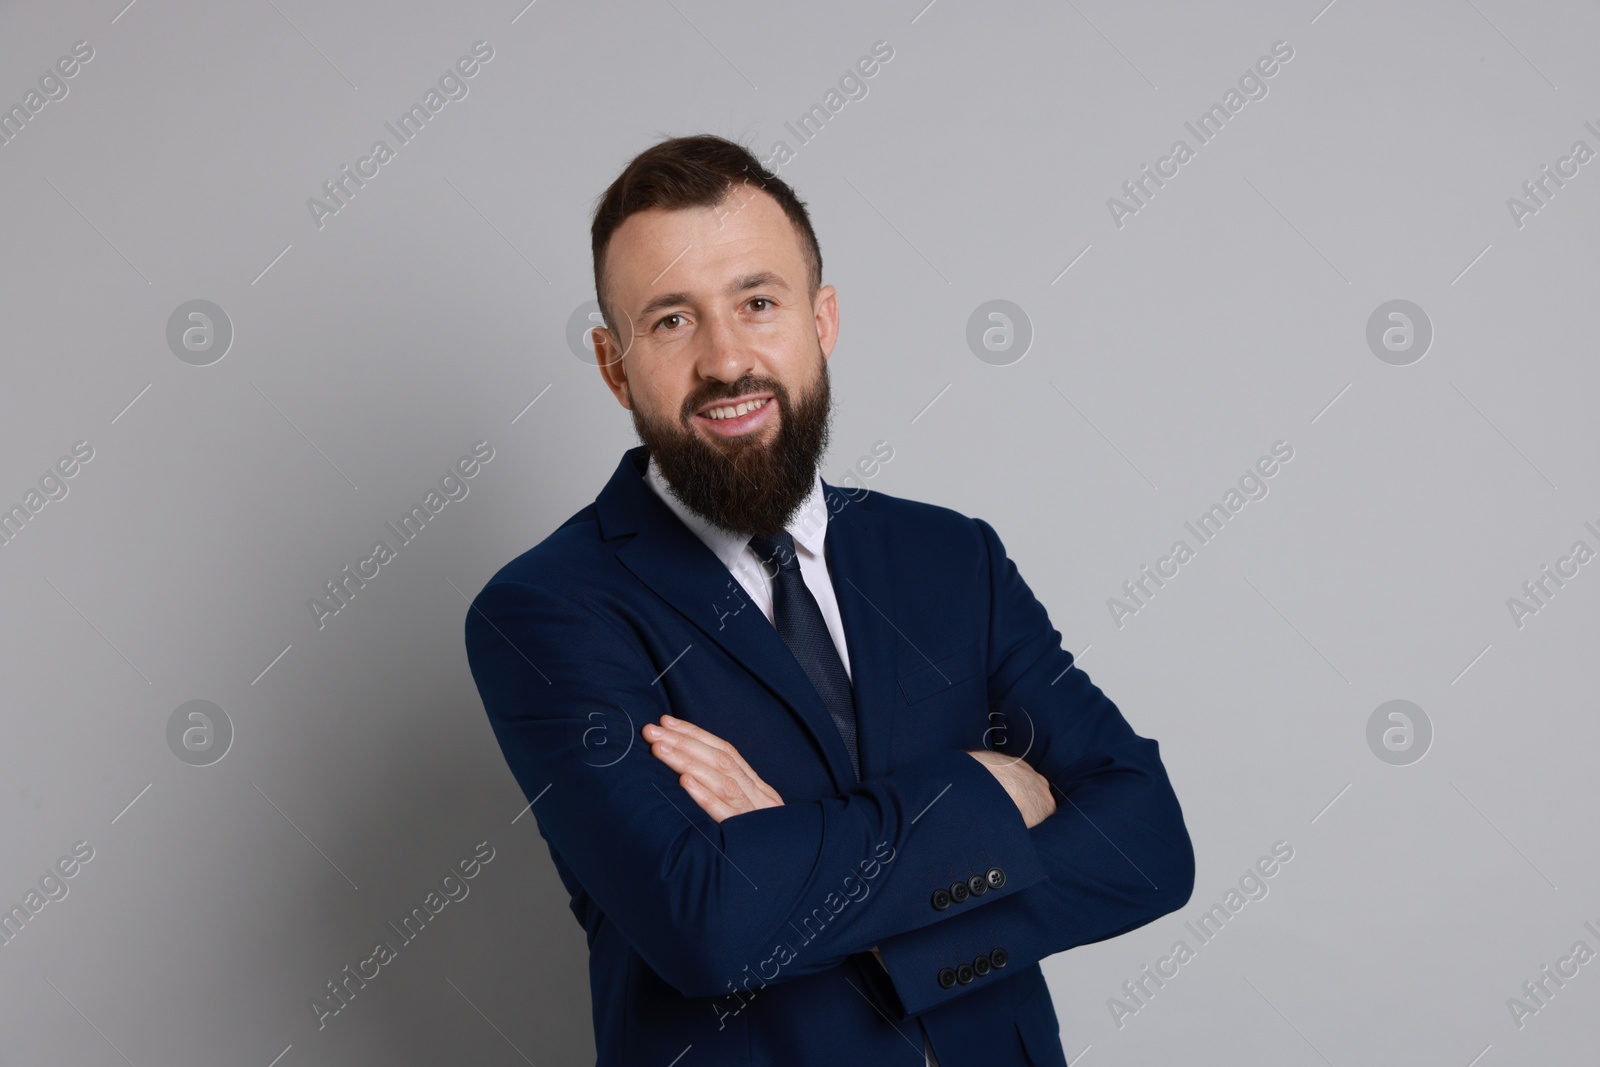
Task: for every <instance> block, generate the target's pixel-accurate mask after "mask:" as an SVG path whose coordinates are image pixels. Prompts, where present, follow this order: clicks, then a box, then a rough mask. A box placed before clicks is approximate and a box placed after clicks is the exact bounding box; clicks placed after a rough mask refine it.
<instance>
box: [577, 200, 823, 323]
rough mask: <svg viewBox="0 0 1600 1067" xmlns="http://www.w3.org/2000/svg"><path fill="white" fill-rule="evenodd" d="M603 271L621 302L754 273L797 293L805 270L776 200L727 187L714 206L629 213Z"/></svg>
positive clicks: (796, 239)
mask: <svg viewBox="0 0 1600 1067" xmlns="http://www.w3.org/2000/svg"><path fill="white" fill-rule="evenodd" d="M605 269H606V274H607V280H608V283H609V284H610V286H611V288H612V291H613V292H614V293H615V295H616V298H617V300H618V301H619V302H621V303H623V304H624V305H636V304H639V303H641V302H642V301H644V300H647V299H649V298H650V297H651V296H652V295H654V294H655V293H656V292H657V291H662V292H664V291H666V290H668V289H672V290H684V289H690V290H693V289H698V288H700V287H701V286H702V285H703V286H706V287H708V288H710V287H717V286H719V285H720V284H721V283H722V282H724V281H726V280H727V279H728V278H730V277H733V276H735V275H742V274H748V273H751V272H754V271H760V270H768V271H772V272H774V273H776V274H779V275H781V276H782V277H783V278H784V279H785V280H787V281H788V282H789V284H790V285H791V286H793V287H794V288H796V289H800V288H802V287H803V286H804V285H805V272H806V267H805V255H804V253H803V251H802V250H801V245H800V233H799V231H798V230H796V229H795V227H794V224H793V223H792V222H790V221H789V216H787V215H785V214H784V213H783V208H782V207H780V206H779V204H778V202H777V200H775V199H773V197H772V196H771V195H769V194H768V193H765V192H763V191H762V190H760V189H757V188H755V187H754V186H750V185H744V186H738V187H736V188H734V189H732V190H731V191H730V193H729V195H728V196H726V197H724V198H723V200H722V202H721V203H720V204H717V205H716V206H715V207H691V208H681V209H674V210H665V209H662V208H651V209H649V210H647V211H640V212H637V213H635V214H633V215H629V216H628V217H627V218H626V219H625V220H623V222H622V224H621V225H620V226H618V227H617V229H616V231H615V232H614V233H613V234H612V235H611V242H610V245H609V246H608V247H607V249H606V268H605Z"/></svg>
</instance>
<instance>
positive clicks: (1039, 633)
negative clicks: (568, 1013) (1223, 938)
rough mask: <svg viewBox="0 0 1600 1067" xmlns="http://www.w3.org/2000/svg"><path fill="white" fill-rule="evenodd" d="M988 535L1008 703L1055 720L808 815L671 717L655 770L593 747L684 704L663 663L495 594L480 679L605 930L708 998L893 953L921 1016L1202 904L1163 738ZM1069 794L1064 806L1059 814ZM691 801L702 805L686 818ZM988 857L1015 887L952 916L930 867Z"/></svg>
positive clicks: (654, 727)
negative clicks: (672, 691)
mask: <svg viewBox="0 0 1600 1067" xmlns="http://www.w3.org/2000/svg"><path fill="white" fill-rule="evenodd" d="M977 526H978V529H979V530H980V531H981V534H982V540H983V550H984V551H985V552H986V553H987V558H988V562H987V570H988V581H989V586H990V599H991V619H990V623H989V629H990V640H989V642H988V648H989V650H990V663H989V665H988V697H989V706H990V709H991V710H992V711H998V712H1002V713H1005V714H1007V715H1009V716H1012V717H1013V720H1014V721H1018V722H1020V721H1021V719H1022V715H1021V714H1020V713H1022V712H1026V713H1027V714H1028V717H1029V718H1031V720H1032V721H1034V722H1035V723H1036V725H1037V727H1038V731H1037V736H1036V738H1035V741H1034V743H1033V744H1032V746H1031V747H1030V749H1029V750H1028V752H1027V753H1026V756H1027V760H1026V762H1022V761H1020V760H1017V759H1016V758H1015V756H1014V755H1012V754H1004V753H995V752H979V753H974V754H968V753H967V752H963V751H959V750H952V751H949V752H945V753H938V754H934V755H930V756H927V757H924V758H923V759H921V760H919V761H917V762H915V763H913V764H908V765H906V766H901V767H896V768H895V769H893V770H892V771H890V772H888V773H887V774H884V775H880V776H876V777H874V778H871V779H868V780H866V781H863V782H861V783H860V784H859V785H857V786H856V787H854V788H852V789H851V790H850V791H849V792H848V793H845V794H841V795H839V796H832V797H821V798H815V799H810V800H805V801H791V802H789V803H784V801H783V799H782V798H781V797H779V796H778V794H777V793H776V792H775V791H773V790H772V789H771V787H770V786H768V785H766V783H765V782H763V781H762V780H761V779H760V776H759V775H758V774H757V773H756V772H755V770H754V769H753V768H749V767H748V765H745V764H744V761H743V760H735V759H734V755H733V754H732V753H730V752H728V751H720V750H719V749H718V748H717V746H716V744H714V743H713V742H717V741H718V739H716V738H714V737H712V736H711V735H709V734H706V735H704V736H697V735H695V734H694V733H693V729H692V727H689V726H688V725H687V724H684V723H682V722H681V721H677V722H674V721H671V720H670V719H666V718H663V719H661V722H660V723H659V725H658V724H657V723H656V722H653V721H652V722H650V725H648V726H646V727H645V730H644V732H645V738H646V740H647V741H649V742H650V744H651V751H650V754H649V756H647V755H646V754H645V753H643V752H638V753H633V754H631V755H627V754H626V752H625V754H624V755H623V756H622V757H617V758H615V759H613V758H612V757H610V756H609V755H606V758H605V759H594V758H591V757H594V756H596V755H605V754H606V753H608V752H614V751H616V750H618V749H622V750H626V747H627V746H626V744H625V738H624V737H623V736H621V735H618V736H616V738H615V740H616V742H617V744H616V745H615V747H614V748H609V749H605V750H604V751H601V752H597V751H596V750H593V749H591V748H589V747H588V740H587V739H588V738H589V737H590V735H591V734H592V733H593V732H594V731H595V730H596V729H597V728H598V729H600V730H602V731H604V730H605V728H606V726H608V725H609V724H612V723H616V722H617V721H618V719H619V715H618V711H617V709H619V708H621V709H625V710H627V712H628V714H629V715H631V716H633V722H635V723H637V722H638V721H639V719H640V718H641V717H642V718H644V719H646V720H655V719H657V718H658V717H660V716H663V715H670V712H671V711H672V710H673V708H672V706H671V704H670V703H669V702H668V701H667V699H666V696H665V693H664V690H663V687H661V686H658V685H652V684H650V679H652V678H654V677H656V676H657V675H658V674H659V670H658V666H657V665H655V664H653V663H652V662H651V661H650V660H649V658H648V656H647V655H646V653H645V649H644V646H643V644H642V642H641V640H640V637H639V634H638V633H637V632H636V631H634V630H633V629H632V628H631V627H630V625H629V624H628V623H627V622H626V621H625V619H624V618H623V617H622V616H620V615H619V614H617V613H616V611H615V610H614V609H612V608H610V607H609V606H608V605H606V604H605V603H604V602H603V601H600V600H597V599H596V598H595V597H594V596H593V595H592V594H591V593H590V592H589V591H588V590H585V589H584V588H582V587H581V586H578V585H576V584H574V585H568V584H566V582H565V578H564V577H563V576H560V575H553V576H551V578H550V579H548V580H547V581H546V582H544V583H541V584H540V585H538V586H535V585H532V584H529V583H527V582H521V581H516V580H506V581H501V582H496V583H492V584H491V585H489V586H488V587H486V588H485V589H484V590H483V592H481V593H480V594H479V596H478V598H477V599H476V600H475V601H474V603H473V607H472V610H471V611H470V612H469V613H468V617H467V621H466V643H467V652H468V658H469V661H470V663H471V667H472V672H473V676H474V678H475V680H476V681H477V684H478V689H479V693H480V695H481V696H482V698H483V702H484V706H485V709H486V710H487V711H488V713H489V720H490V724H491V726H492V727H493V729H494V731H495V734H496V737H497V738H498V740H499V741H500V744H501V748H502V750H503V752H504V753H505V756H506V760H507V764H508V766H509V767H510V769H511V771H512V773H513V774H514V775H515V777H516V778H517V781H518V783H519V784H520V785H521V786H522V788H523V791H524V793H525V794H526V795H527V796H529V797H542V798H543V799H541V800H539V803H538V807H537V809H536V811H535V815H536V818H537V819H538V823H539V828H540V832H541V834H542V835H543V836H544V837H545V838H546V840H547V841H548V842H549V844H550V846H551V848H552V850H554V851H555V852H557V853H558V854H559V855H560V857H561V859H562V861H563V864H564V866H565V867H566V868H567V869H568V870H570V872H571V874H572V875H573V877H574V878H575V879H576V880H577V882H578V883H580V884H581V887H582V890H583V894H584V896H586V897H587V898H588V900H589V902H590V903H591V904H592V907H593V908H594V909H598V914H602V915H603V916H604V918H605V920H606V921H608V922H609V923H611V924H614V926H615V927H616V929H617V930H618V931H619V932H620V933H621V934H622V935H623V936H624V937H625V938H626V939H627V940H628V942H629V943H630V944H631V945H632V946H633V947H634V949H635V950H636V951H637V952H639V954H640V955H641V956H642V957H643V958H644V960H645V962H646V963H647V964H648V965H649V966H650V967H651V968H652V969H653V970H654V971H655V972H656V973H657V974H658V975H659V976H661V977H662V978H663V979H664V980H666V981H667V982H669V983H670V984H672V985H673V986H674V987H675V988H677V989H678V990H679V991H680V992H681V993H683V994H684V995H685V996H693V997H710V996H720V995H724V994H725V993H726V991H727V986H728V983H729V980H730V979H733V978H735V977H736V976H738V975H739V974H740V973H741V971H742V970H744V969H745V968H746V966H747V965H749V969H751V970H755V971H760V972H761V973H762V975H763V977H765V978H767V979H768V980H788V979H791V978H796V977H801V976H803V975H805V974H809V973H818V972H821V971H823V970H827V969H830V968H832V967H835V966H837V965H838V964H839V963H840V962H841V961H843V960H845V959H847V958H848V957H850V956H852V955H855V954H858V953H865V952H867V951H869V950H873V949H877V950H878V951H879V953H880V957H879V958H880V959H881V960H882V962H883V963H884V965H885V967H886V969H887V973H888V976H889V978H890V979H891V980H892V984H893V988H894V991H895V992H896V994H897V995H898V1000H899V1001H900V1006H901V1010H903V1011H904V1012H905V1013H907V1014H916V1013H920V1012H923V1011H927V1010H929V1009H930V1008H933V1007H937V1006H939V1005H941V1004H943V1003H946V1002H948V1001H950V1000H952V999H955V998H956V997H959V996H961V995H963V994H964V993H965V992H967V990H968V989H969V988H970V987H969V986H966V985H961V986H957V987H942V986H941V983H940V982H938V981H936V980H935V978H936V976H937V975H939V974H940V973H941V971H942V969H944V968H946V967H947V966H948V965H950V964H951V963H954V962H958V961H957V960H956V959H955V958H954V954H957V953H964V954H965V955H967V956H971V955H972V953H973V952H974V951H982V952H988V951H989V950H990V949H991V948H993V947H1004V948H1005V949H1006V950H1007V953H1008V954H1009V958H1010V960H1011V961H1012V963H1013V965H1014V966H1017V967H1026V966H1030V965H1032V964H1033V963H1035V962H1037V961H1038V960H1040V959H1043V958H1044V957H1045V956H1048V955H1051V954H1053V953H1056V952H1061V951H1064V950H1066V949H1068V948H1072V947H1074V946H1076V945H1081V944H1086V943H1089V942H1093V941H1098V940H1102V939H1104V938H1107V937H1111V936H1114V935H1116V934H1119V933H1122V932H1125V931H1126V930H1129V929H1133V928H1135V927H1137V926H1140V925H1143V924H1144V923H1147V922H1149V921H1151V920H1152V919H1155V918H1156V917H1158V916H1160V915H1162V914H1165V913H1166V912H1169V911H1171V910H1173V909H1174V908H1176V907H1179V906H1181V905H1182V904H1183V903H1184V902H1185V901H1187V900H1188V897H1189V892H1190V889H1191V887H1192V884H1193V873H1194V872H1193V868H1194V857H1193V852H1192V849H1191V846H1190V842H1189V838H1188V834H1187V831H1186V829H1185V827H1184V824H1183V818H1182V813H1181V810H1180V809H1179V806H1178V802H1177V799H1176V797H1175V796H1174V795H1173V793H1172V788H1171V785H1170V783H1169V782H1168V780H1167V776H1166V772H1165V770H1164V768H1163V767H1162V765H1161V761H1160V758H1159V755H1158V752H1157V746H1156V742H1154V741H1152V740H1149V739H1146V738H1142V737H1139V736H1138V735H1137V734H1135V733H1134V732H1133V730H1132V729H1131V727H1129V725H1128V723H1127V722H1126V721H1125V720H1124V719H1123V717H1122V715H1121V713H1120V712H1119V711H1118V710H1117V708H1116V707H1115V705H1113V704H1112V703H1111V702H1110V701H1109V700H1108V699H1107V698H1106V697H1105V696H1104V694H1102V693H1101V692H1100V690H1099V689H1098V688H1096V687H1095V686H1094V685H1093V684H1092V683H1091V682H1090V681H1089V679H1088V677H1087V675H1085V674H1084V673H1083V672H1082V671H1081V670H1078V669H1077V668H1076V667H1075V666H1074V665H1073V661H1072V657H1071V655H1070V654H1069V653H1067V652H1065V651H1063V650H1062V649H1061V647H1060V639H1061V635H1060V634H1059V633H1058V632H1056V631H1055V630H1054V629H1053V628H1052V627H1051V626H1050V623H1049V619H1048V617H1047V615H1046V613H1045V611H1044V608H1043V606H1042V605H1040V604H1039V603H1038V601H1037V600H1036V599H1035V598H1034V597H1033V595H1032V593H1031V592H1030V591H1029V590H1028V588H1027V586H1026V585H1025V584H1024V583H1023V582H1022V579H1021V577H1020V576H1019V575H1018V574H1017V571H1016V568H1015V566H1014V565H1013V564H1012V563H1011V561H1010V560H1009V559H1007V558H1006V556H1005V553H1004V549H1003V547H1002V546H1001V544H1000V541H999V538H998V537H997V536H996V535H995V534H994V531H993V530H992V529H991V528H990V527H989V526H988V525H987V524H985V523H982V522H981V521H979V522H978V523H977ZM640 712H643V715H642V716H641V715H640V714H639V713H640ZM658 731H659V732H658ZM626 734H627V735H628V736H637V735H635V734H634V733H633V728H632V727H629V728H628V729H627V731H626ZM663 744H664V745H666V746H667V747H665V748H663V749H661V750H660V751H659V752H658V751H657V746H660V745H663ZM701 746H704V747H701ZM1001 747H1002V749H1004V748H1005V746H1001ZM730 765H731V766H730ZM730 770H731V772H734V773H730ZM719 776H721V777H719ZM729 777H731V778H733V779H734V781H733V783H732V787H733V788H732V793H731V795H730V793H729V791H728V790H729V787H730V783H728V782H727V781H724V780H722V779H723V778H729ZM706 778H709V779H710V781H709V782H708V781H706V780H705V779H706ZM1046 779H1048V781H1049V783H1050V785H1051V786H1052V787H1053V792H1054V794H1055V796H1056V797H1057V798H1059V800H1060V802H1061V809H1060V810H1059V811H1055V813H1054V814H1051V812H1052V811H1054V810H1055V803H1056V801H1055V800H1051V799H1049V794H1048V793H1046V792H1045V789H1044V787H1043V786H1041V782H1043V781H1044V780H1046ZM685 793H687V795H688V797H689V798H690V799H692V800H693V802H694V803H693V804H688V805H685V804H682V803H680V801H681V800H682V798H683V797H684V795H685ZM941 797H943V798H944V799H943V800H940V798H941ZM734 814H738V815H740V816H741V817H740V818H733V817H732V816H733V815H734ZM880 848H881V849H885V850H886V851H885V852H883V853H880V858H882V856H884V855H892V856H893V857H894V858H893V860H892V862H890V861H889V860H888V859H884V861H883V866H884V867H885V868H887V870H886V873H882V874H879V875H877V876H876V880H875V881H873V882H872V885H871V897H870V899H867V898H866V897H865V895H864V894H863V896H862V897H861V898H860V903H857V904H853V905H852V906H850V907H848V908H846V907H844V903H845V901H844V900H843V899H842V898H841V897H840V890H841V884H843V890H844V892H845V893H846V894H849V893H850V892H851V891H852V886H851V882H852V881H856V882H858V883H859V880H858V879H854V878H853V877H851V878H846V879H845V880H844V882H843V883H841V876H842V875H844V874H845V872H851V873H852V875H853V874H854V872H855V871H856V869H857V867H858V865H859V866H860V868H861V870H862V871H867V870H868V865H869V864H870V863H872V861H871V860H869V859H866V857H872V856H873V855H874V854H875V850H876V849H880ZM982 853H987V854H988V856H989V861H992V863H993V865H994V866H998V867H1001V868H1003V869H1004V872H1005V878H1004V885H1003V887H1001V888H996V889H991V890H989V891H988V892H986V893H985V894H984V895H983V896H982V897H981V898H977V897H974V898H973V900H971V901H969V902H967V903H964V904H962V905H961V906H960V907H946V908H943V909H940V908H939V907H938V905H937V904H934V905H930V903H929V901H930V892H931V891H932V890H933V888H934V886H933V884H932V881H931V880H930V879H931V877H932V876H931V874H930V872H934V871H938V872H945V871H947V870H948V869H949V868H950V866H951V865H953V864H956V863H958V862H960V863H964V862H966V861H965V860H964V859H963V857H964V856H970V857H978V856H979V855H980V854H982ZM989 861H986V862H985V867H987V866H989ZM954 873H955V876H956V877H962V876H966V875H968V874H971V873H973V872H970V871H967V870H958V871H955V872H954ZM863 877H868V878H871V877H874V875H873V874H871V873H867V874H864V875H863ZM573 888H574V889H575V890H576V888H577V887H576V886H574V887H573ZM854 888H855V889H860V888H861V887H860V885H859V884H857V885H855V887H854ZM935 897H937V894H935ZM850 899H851V900H854V899H856V898H855V897H853V896H852V897H850ZM823 909H828V910H831V912H832V914H833V917H832V918H831V920H830V919H829V918H827V912H826V911H824V910H823ZM584 914H594V912H590V911H588V910H587V909H585V911H584ZM813 914H815V915H817V916H818V917H819V919H820V920H821V921H820V922H819V923H818V924H816V925H817V930H816V933H815V935H814V936H813V935H812V927H811V926H810V925H808V922H807V920H808V918H809V917H810V916H812V915H813ZM580 917H582V915H580ZM801 928H804V930H803V933H804V935H805V940H804V942H803V946H802V951H801V952H800V954H799V956H798V958H795V959H792V960H790V959H783V960H782V961H781V963H782V973H781V978H780V976H779V975H778V974H777V973H776V972H773V973H768V971H767V970H766V969H764V968H765V967H767V965H773V959H772V958H771V957H769V955H768V954H769V953H771V952H772V951H773V946H774V942H775V940H776V939H777V938H779V937H789V933H788V931H790V930H797V931H798V930H801ZM764 957H767V958H765V959H764ZM774 966H775V965H774Z"/></svg>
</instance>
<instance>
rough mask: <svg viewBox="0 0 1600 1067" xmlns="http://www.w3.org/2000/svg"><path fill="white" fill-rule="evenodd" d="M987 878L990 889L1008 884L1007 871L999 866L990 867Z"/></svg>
mask: <svg viewBox="0 0 1600 1067" xmlns="http://www.w3.org/2000/svg"><path fill="white" fill-rule="evenodd" d="M987 879H988V882H989V888H990V889H999V888H1000V887H1001V886H1003V885H1005V884H1006V872H1005V871H1002V870H1001V869H1000V868H999V867H990V868H989V873H988V875H987Z"/></svg>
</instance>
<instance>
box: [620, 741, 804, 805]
mask: <svg viewBox="0 0 1600 1067" xmlns="http://www.w3.org/2000/svg"><path fill="white" fill-rule="evenodd" d="M641 732H642V733H643V734H644V739H645V740H646V741H649V742H650V754H651V755H652V756H654V757H656V759H658V760H660V761H661V762H662V763H665V764H666V765H667V766H668V767H671V768H672V769H673V770H675V771H677V772H678V784H679V785H681V786H683V788H684V792H686V793H688V794H689V797H690V799H692V800H693V801H694V802H695V803H696V804H698V805H700V810H701V811H703V812H705V813H706V814H707V815H709V816H711V817H712V818H713V819H715V820H717V822H721V821H722V820H723V819H726V818H728V817H729V816H731V815H742V814H743V813H744V812H747V811H756V810H758V809H760V808H778V807H782V806H783V798H782V797H780V796H779V795H778V791H777V790H776V789H773V788H772V787H771V786H770V785H768V784H767V783H766V782H764V781H762V780H761V776H760V775H759V774H757V773H756V772H755V770H754V769H753V768H751V766H750V764H748V763H746V762H745V760H744V757H743V756H741V755H739V750H738V749H736V748H734V747H733V746H732V745H730V744H728V742H726V741H724V740H723V739H722V738H720V737H718V736H717V735H716V734H713V733H710V732H709V731H706V730H702V729H700V727H698V726H696V725H695V724H694V723H692V722H684V721H683V720H682V719H675V718H673V717H672V716H671V715H663V716H661V724H660V725H659V726H658V725H656V724H655V723H647V724H646V725H645V727H644V729H643V730H642V731H641Z"/></svg>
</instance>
